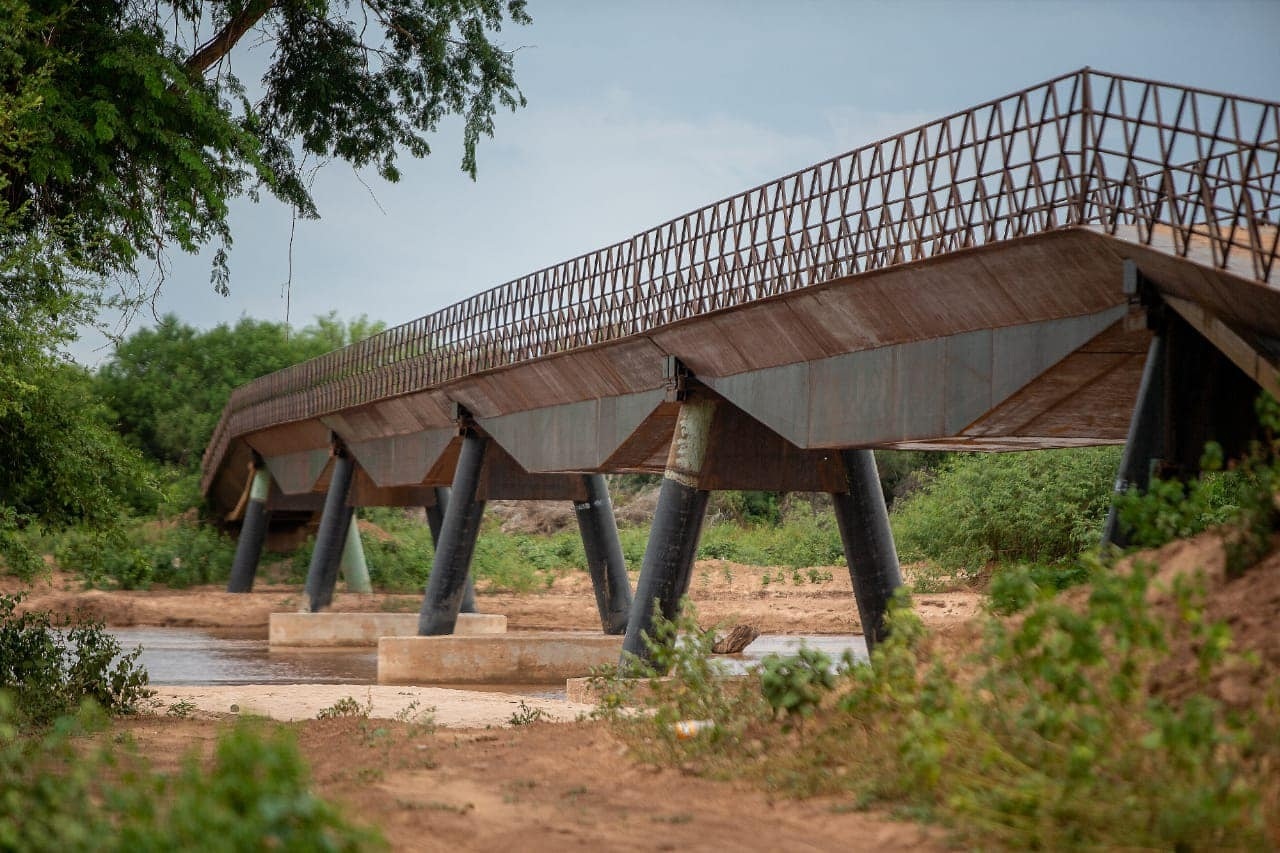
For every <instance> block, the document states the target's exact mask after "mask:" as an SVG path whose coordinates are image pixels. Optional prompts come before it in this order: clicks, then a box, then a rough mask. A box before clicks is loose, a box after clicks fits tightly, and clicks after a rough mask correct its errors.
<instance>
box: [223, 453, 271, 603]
mask: <svg viewBox="0 0 1280 853" xmlns="http://www.w3.org/2000/svg"><path fill="white" fill-rule="evenodd" d="M255 469H256V470H255V471H254V472H253V484H252V485H250V486H249V503H248V505H247V506H245V508H244V518H243V519H242V520H241V522H240V537H239V538H238V539H237V540H236V557H235V560H234V561H232V563H231V579H230V580H228V581H227V592H251V591H252V590H253V579H254V578H255V577H256V576H257V574H258V561H259V560H260V559H262V545H263V543H264V542H266V541H267V526H268V524H269V523H270V522H271V512H270V510H268V509H267V496H268V495H270V494H271V472H270V471H268V470H267V467H266V466H265V465H263V464H261V463H258V464H257V465H256V466H255Z"/></svg>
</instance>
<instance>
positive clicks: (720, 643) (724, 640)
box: [711, 625, 760, 655]
mask: <svg viewBox="0 0 1280 853" xmlns="http://www.w3.org/2000/svg"><path fill="white" fill-rule="evenodd" d="M758 636H760V630H759V629H758V628H756V626H754V625H737V626H735V627H734V629H733V630H732V631H730V632H729V633H728V634H725V635H724V636H723V637H717V638H716V642H715V645H713V646H712V647H711V651H712V652H714V653H715V654H718V655H736V654H737V653H738V652H740V651H742V650H743V649H745V648H746V647H747V646H749V645H751V641H752V640H754V639H755V638H756V637H758Z"/></svg>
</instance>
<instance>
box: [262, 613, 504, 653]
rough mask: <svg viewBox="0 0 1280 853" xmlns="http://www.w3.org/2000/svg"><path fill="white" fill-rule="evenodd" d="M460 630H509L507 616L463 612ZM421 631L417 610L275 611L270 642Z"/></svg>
mask: <svg viewBox="0 0 1280 853" xmlns="http://www.w3.org/2000/svg"><path fill="white" fill-rule="evenodd" d="M454 630H455V631H456V632H457V633H459V634H467V635H476V634H505V633H506V631H507V617H505V616H502V615H500V614H497V613H460V614H458V623H457V625H456V626H455V628H454ZM417 633H418V614H416V613H330V612H323V613H272V614H271V620H270V622H269V626H268V628H267V644H268V645H269V646H271V647H272V648H274V647H277V646H278V647H281V648H285V647H293V648H297V647H313V648H324V647H337V646H369V647H373V646H376V645H378V640H379V638H381V637H412V636H414V635H415V634H417Z"/></svg>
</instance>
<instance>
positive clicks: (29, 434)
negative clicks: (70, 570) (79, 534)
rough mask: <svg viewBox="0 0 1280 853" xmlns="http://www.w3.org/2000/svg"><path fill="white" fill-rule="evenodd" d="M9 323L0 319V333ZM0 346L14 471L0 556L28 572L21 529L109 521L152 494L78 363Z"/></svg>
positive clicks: (3, 413)
mask: <svg viewBox="0 0 1280 853" xmlns="http://www.w3.org/2000/svg"><path fill="white" fill-rule="evenodd" d="M7 325H8V321H7V320H5V319H0V338H3V337H4V328H5V327H6V326H7ZM2 347H3V343H2V342H0V458H4V459H5V460H6V465H7V466H8V470H9V471H11V472H12V475H11V476H5V477H0V561H2V562H3V563H4V564H5V565H6V566H7V567H8V570H9V571H11V572H13V573H15V574H18V575H20V576H22V577H26V578H30V577H32V576H34V575H35V574H36V573H38V572H39V571H40V570H42V568H43V565H42V563H41V561H40V558H39V556H38V554H36V553H34V552H33V551H32V550H31V548H30V547H29V543H28V541H27V538H26V537H25V536H24V535H23V531H26V530H28V529H29V528H31V527H32V526H33V525H35V524H36V523H37V522H38V523H39V524H41V525H42V526H44V527H47V528H51V529H60V528H64V527H67V526H69V525H73V524H88V525H109V524H112V523H114V522H115V521H116V519H117V518H118V517H119V515H120V514H121V513H122V512H124V511H126V507H127V506H128V505H130V504H132V503H147V502H152V503H153V502H154V500H155V499H156V495H157V493H156V491H155V488H154V481H153V479H152V477H151V476H150V472H149V471H148V470H147V468H146V467H145V466H144V465H143V463H142V460H141V458H140V457H139V455H138V454H137V453H136V452H134V451H132V450H130V449H129V448H127V447H126V446H125V445H124V444H123V442H122V441H121V440H120V438H119V436H117V435H116V434H115V433H114V432H113V431H112V430H111V429H110V428H109V427H108V426H107V425H106V423H105V416H104V413H103V410H102V407H101V405H100V404H99V403H98V401H97V400H96V399H95V398H94V397H93V395H92V393H91V390H90V384H89V378H88V375H87V374H86V373H85V372H84V371H83V370H82V369H81V368H78V367H75V366H73V365H69V364H64V363H61V362H60V361H58V360H57V359H55V358H53V357H51V356H48V355H45V354H43V353H42V352H40V351H39V350H38V348H32V347H24V346H21V345H15V349H14V350H9V351H5V350H4V349H3V348H2ZM10 358H13V359H15V360H14V361H13V362H9V359H10ZM6 380H7V383H6Z"/></svg>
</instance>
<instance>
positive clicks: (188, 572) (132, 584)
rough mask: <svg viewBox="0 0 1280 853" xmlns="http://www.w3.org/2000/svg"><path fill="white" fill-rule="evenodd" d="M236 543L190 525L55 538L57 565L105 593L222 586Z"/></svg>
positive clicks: (121, 527)
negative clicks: (160, 586)
mask: <svg viewBox="0 0 1280 853" xmlns="http://www.w3.org/2000/svg"><path fill="white" fill-rule="evenodd" d="M235 549H236V546H235V542H234V540H232V539H231V537H229V536H227V535H225V534H223V533H221V532H219V531H217V530H216V529H214V528H213V527H210V526H208V525H203V524H200V523H199V522H197V521H194V520H191V519H179V520H177V521H172V522H161V523H155V522H152V523H142V522H133V523H131V524H128V525H126V524H117V525H113V526H110V527H98V528H86V527H79V528H73V529H72V530H69V531H67V532H66V533H64V534H62V535H61V536H60V537H58V539H57V541H56V544H55V548H54V554H55V556H56V557H57V560H58V564H59V565H60V566H62V567H63V568H64V569H66V570H67V571H72V572H76V573H78V574H79V575H80V576H81V577H83V578H84V581H85V583H86V584H87V585H89V586H92V587H99V588H106V589H148V588H149V587H150V586H151V585H152V584H156V583H160V584H165V585H167V586H170V587H174V588H185V587H189V586H194V585H197V584H206V583H221V582H224V581H226V579H227V578H228V576H229V575H230V572H231V562H232V560H233V559H234V557H235Z"/></svg>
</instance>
